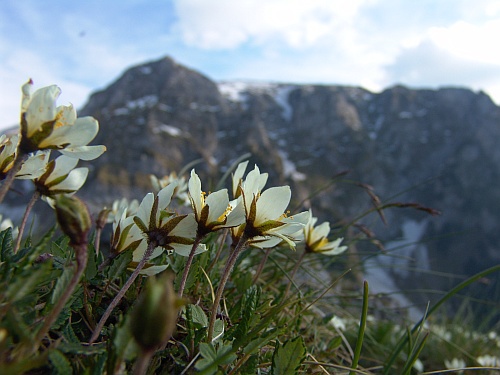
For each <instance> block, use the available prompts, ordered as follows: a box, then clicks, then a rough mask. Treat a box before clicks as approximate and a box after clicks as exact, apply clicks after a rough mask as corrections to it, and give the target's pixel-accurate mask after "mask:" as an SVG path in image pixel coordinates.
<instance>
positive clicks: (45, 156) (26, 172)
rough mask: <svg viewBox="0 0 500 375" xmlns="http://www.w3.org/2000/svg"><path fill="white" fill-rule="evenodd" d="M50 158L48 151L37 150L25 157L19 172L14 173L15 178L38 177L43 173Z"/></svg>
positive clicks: (30, 178)
mask: <svg viewBox="0 0 500 375" xmlns="http://www.w3.org/2000/svg"><path fill="white" fill-rule="evenodd" d="M49 158H50V151H37V152H36V153H35V154H31V155H30V156H28V159H26V160H25V161H24V162H23V164H22V166H21V169H20V170H19V172H17V173H16V179H19V180H33V179H35V178H39V177H40V176H41V175H42V174H44V173H45V167H46V166H47V162H48V161H49Z"/></svg>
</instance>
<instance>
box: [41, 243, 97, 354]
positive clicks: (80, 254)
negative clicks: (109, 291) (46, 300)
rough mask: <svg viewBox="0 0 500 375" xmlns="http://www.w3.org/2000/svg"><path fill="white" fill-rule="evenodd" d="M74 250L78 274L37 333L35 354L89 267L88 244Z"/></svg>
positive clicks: (74, 276) (75, 246)
mask: <svg viewBox="0 0 500 375" xmlns="http://www.w3.org/2000/svg"><path fill="white" fill-rule="evenodd" d="M73 248H74V249H75V253H76V272H75V273H74V274H73V277H72V278H71V281H70V282H69V284H68V286H67V287H66V290H65V291H64V293H63V295H62V296H61V298H59V300H58V301H57V303H56V305H55V306H54V308H53V309H52V310H51V311H50V313H49V315H47V316H46V317H45V321H44V322H43V326H42V328H40V330H39V331H38V332H37V334H36V336H35V339H34V341H33V342H34V346H33V350H32V352H33V353H34V352H35V351H36V350H37V349H38V348H39V346H40V343H41V340H42V339H43V338H44V337H45V335H46V334H47V332H48V331H49V329H50V327H51V326H52V324H53V323H54V322H55V320H56V319H57V317H58V316H59V314H60V313H61V310H62V309H63V308H64V306H65V305H66V302H68V300H69V298H70V297H71V295H72V294H73V291H74V290H75V288H76V286H77V285H78V282H79V281H80V277H81V276H82V274H83V272H84V271H85V267H86V266H87V258H88V254H87V244H83V245H74V246H73Z"/></svg>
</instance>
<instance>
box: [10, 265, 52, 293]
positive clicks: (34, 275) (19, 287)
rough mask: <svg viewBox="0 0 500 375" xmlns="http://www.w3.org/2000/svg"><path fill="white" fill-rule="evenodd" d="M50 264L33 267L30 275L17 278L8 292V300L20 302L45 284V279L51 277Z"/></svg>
mask: <svg viewBox="0 0 500 375" xmlns="http://www.w3.org/2000/svg"><path fill="white" fill-rule="evenodd" d="M51 267H52V266H51V264H50V263H42V264H40V265H38V267H33V268H32V270H30V272H29V273H28V274H25V275H23V277H21V276H19V277H17V278H16V279H15V280H14V281H13V282H12V284H10V285H9V288H8V290H7V292H6V296H7V300H9V301H10V302H15V301H19V300H20V299H22V298H24V297H26V296H27V295H29V294H31V293H32V292H33V291H34V290H35V289H36V288H37V287H38V286H39V284H41V283H42V282H43V280H44V279H45V278H47V277H48V276H50V275H51V273H50V268H51Z"/></svg>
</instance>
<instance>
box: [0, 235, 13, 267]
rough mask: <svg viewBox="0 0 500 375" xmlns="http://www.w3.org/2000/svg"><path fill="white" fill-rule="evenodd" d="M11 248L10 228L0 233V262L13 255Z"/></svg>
mask: <svg viewBox="0 0 500 375" xmlns="http://www.w3.org/2000/svg"><path fill="white" fill-rule="evenodd" d="M13 249H14V248H13V246H12V228H7V229H6V230H4V231H2V232H1V233H0V261H2V262H5V261H7V260H8V259H10V258H11V257H12V255H13V254H14V250H13Z"/></svg>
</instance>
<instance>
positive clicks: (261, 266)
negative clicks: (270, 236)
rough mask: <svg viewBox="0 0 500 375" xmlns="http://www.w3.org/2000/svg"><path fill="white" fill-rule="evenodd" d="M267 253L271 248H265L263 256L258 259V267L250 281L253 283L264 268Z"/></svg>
mask: <svg viewBox="0 0 500 375" xmlns="http://www.w3.org/2000/svg"><path fill="white" fill-rule="evenodd" d="M269 254H271V249H266V250H265V251H264V258H262V260H261V261H260V264H259V268H257V272H255V276H254V277H253V280H252V282H253V283H254V284H255V283H256V282H257V280H259V277H260V274H261V273H262V271H263V270H264V266H265V265H266V262H267V259H268V258H269Z"/></svg>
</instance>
